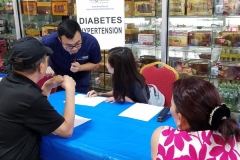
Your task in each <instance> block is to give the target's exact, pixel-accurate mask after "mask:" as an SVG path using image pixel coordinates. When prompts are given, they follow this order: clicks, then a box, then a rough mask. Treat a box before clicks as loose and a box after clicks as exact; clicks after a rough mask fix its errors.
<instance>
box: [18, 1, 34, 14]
mask: <svg viewBox="0 0 240 160" xmlns="http://www.w3.org/2000/svg"><path fill="white" fill-rule="evenodd" d="M21 3H22V12H23V14H26V15H36V14H37V2H36V1H22V2H21Z"/></svg>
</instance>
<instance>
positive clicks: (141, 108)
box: [119, 103, 163, 121]
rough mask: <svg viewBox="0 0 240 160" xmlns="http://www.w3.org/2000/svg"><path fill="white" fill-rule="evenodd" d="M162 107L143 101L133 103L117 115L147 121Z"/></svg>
mask: <svg viewBox="0 0 240 160" xmlns="http://www.w3.org/2000/svg"><path fill="white" fill-rule="evenodd" d="M162 109H163V107H159V106H153V105H149V104H144V103H135V104H134V105H132V106H131V107H129V108H128V109H126V110H125V111H123V112H122V113H120V114H119V116H122V117H128V118H133V119H138V120H142V121H149V120H150V119H151V118H152V117H154V116H155V115H156V114H157V113H159V112H160V111H161V110H162Z"/></svg>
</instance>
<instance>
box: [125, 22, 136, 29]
mask: <svg viewBox="0 0 240 160" xmlns="http://www.w3.org/2000/svg"><path fill="white" fill-rule="evenodd" d="M125 25H126V27H127V28H126V29H133V28H135V24H134V23H125Z"/></svg>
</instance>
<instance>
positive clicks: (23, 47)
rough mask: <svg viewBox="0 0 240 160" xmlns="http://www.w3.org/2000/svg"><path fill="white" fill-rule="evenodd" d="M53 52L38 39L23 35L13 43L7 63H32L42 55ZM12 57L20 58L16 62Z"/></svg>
mask: <svg viewBox="0 0 240 160" xmlns="http://www.w3.org/2000/svg"><path fill="white" fill-rule="evenodd" d="M49 54H53V50H52V49H51V48H49V47H46V46H44V45H43V44H42V43H41V42H40V41H39V40H37V39H36V38H33V37H29V36H27V37H23V38H20V39H18V40H17V41H16V43H14V44H13V47H12V49H11V51H10V56H9V63H11V64H17V63H23V64H33V63H35V62H37V61H38V60H40V59H41V58H42V57H43V56H44V55H49ZM14 59H19V60H22V61H21V62H16V61H15V60H14Z"/></svg>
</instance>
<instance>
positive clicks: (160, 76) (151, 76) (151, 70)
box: [140, 62, 179, 107]
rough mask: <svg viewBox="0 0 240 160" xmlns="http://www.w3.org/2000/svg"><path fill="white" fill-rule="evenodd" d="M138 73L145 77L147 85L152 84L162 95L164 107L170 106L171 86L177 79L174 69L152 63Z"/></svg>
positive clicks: (163, 64) (162, 64) (159, 63)
mask: <svg viewBox="0 0 240 160" xmlns="http://www.w3.org/2000/svg"><path fill="white" fill-rule="evenodd" d="M140 73H141V74H142V75H143V76H144V77H145V79H146V83H147V84H154V85H155V86H156V87H157V88H158V90H159V91H160V92H161V93H162V94H163V95H164V97H165V104H164V106H165V107H166V106H170V105H171V98H172V87H173V86H172V84H173V83H174V82H175V81H176V80H177V79H178V78H179V75H178V73H177V72H176V71H175V69H174V68H172V67H171V66H169V65H167V64H165V63H163V62H153V63H150V64H147V65H145V66H143V67H142V68H141V70H140Z"/></svg>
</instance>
